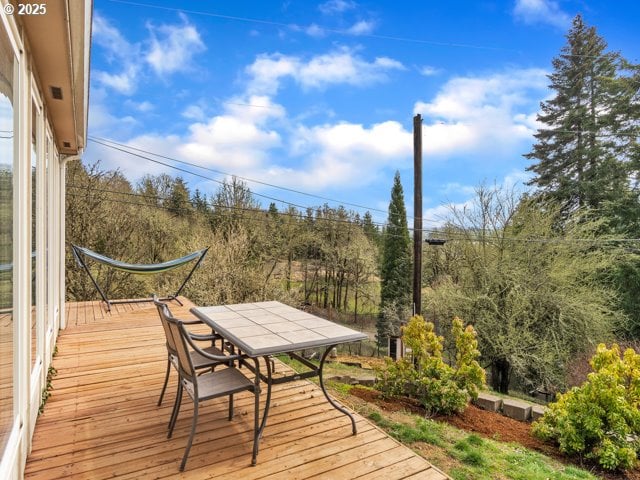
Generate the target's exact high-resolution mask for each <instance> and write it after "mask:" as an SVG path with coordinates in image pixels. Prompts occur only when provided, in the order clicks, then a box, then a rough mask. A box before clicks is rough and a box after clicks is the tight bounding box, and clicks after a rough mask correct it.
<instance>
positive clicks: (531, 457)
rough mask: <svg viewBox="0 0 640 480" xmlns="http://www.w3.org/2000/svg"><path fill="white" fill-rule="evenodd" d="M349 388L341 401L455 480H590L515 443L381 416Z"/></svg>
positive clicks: (407, 417)
mask: <svg viewBox="0 0 640 480" xmlns="http://www.w3.org/2000/svg"><path fill="white" fill-rule="evenodd" d="M349 390H350V387H349V386H342V387H341V388H339V389H338V390H334V393H335V395H336V396H337V397H340V398H341V399H342V400H343V401H345V402H346V403H351V406H352V408H355V409H356V410H359V411H360V413H361V414H362V415H364V416H366V417H367V418H369V419H370V420H371V421H372V422H374V423H375V424H376V425H378V427H380V428H382V429H383V430H384V431H386V432H387V433H388V434H389V435H391V436H392V437H393V438H395V439H396V440H398V441H399V442H401V443H403V444H405V445H407V446H409V447H411V448H412V449H414V450H415V451H416V452H418V453H419V454H421V455H422V456H424V457H425V458H426V459H427V460H429V462H431V463H432V464H433V465H435V466H436V467H438V468H440V469H441V470H442V471H444V472H445V473H447V474H448V475H449V476H451V478H453V479H454V480H472V479H473V480H497V479H499V480H547V479H554V480H592V479H596V478H597V477H595V476H593V475H592V474H591V473H589V472H587V471H586V470H582V469H580V468H577V467H574V466H568V465H564V464H562V463H560V462H558V461H557V460H555V459H553V458H551V457H547V456H545V455H543V454H541V453H538V452H534V451H532V450H529V449H527V448H524V447H522V446H521V445H519V444H515V443H504V442H499V441H497V440H494V439H489V438H483V437H481V436H480V435H477V434H475V433H468V432H466V431H464V430H460V429H458V428H455V427H453V426H451V425H449V424H447V423H443V422H437V421H435V420H431V419H425V418H422V417H420V416H418V415H414V414H410V413H405V412H402V413H398V412H396V413H387V412H382V411H380V410H379V409H378V407H376V406H375V405H372V404H369V403H366V402H364V401H361V400H360V399H356V398H355V397H350V396H347V395H346V392H347V391H349Z"/></svg>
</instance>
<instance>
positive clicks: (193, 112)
mask: <svg viewBox="0 0 640 480" xmlns="http://www.w3.org/2000/svg"><path fill="white" fill-rule="evenodd" d="M182 116H183V117H184V118H188V119H189V120H197V121H199V122H200V121H203V120H205V119H206V118H207V117H206V115H205V113H204V110H203V109H202V108H201V107H200V106H198V105H189V106H188V107H187V108H185V109H184V110H183V111H182Z"/></svg>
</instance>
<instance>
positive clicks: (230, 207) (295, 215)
mask: <svg viewBox="0 0 640 480" xmlns="http://www.w3.org/2000/svg"><path fill="white" fill-rule="evenodd" d="M67 186H68V187H70V188H75V189H78V190H84V189H86V188H87V186H85V185H74V184H69V185H67ZM91 192H101V193H109V194H114V195H127V196H132V197H138V198H147V199H153V200H160V201H167V200H171V199H170V198H169V197H162V196H160V195H147V194H143V193H135V192H121V191H118V190H108V189H102V188H94V187H92V188H91ZM114 201H115V200H114ZM183 202H184V203H187V204H189V205H191V206H192V207H196V205H197V202H195V201H194V200H191V199H190V200H184V201H183ZM136 205H143V206H144V205H149V206H158V205H157V204H156V205H154V204H149V203H136ZM207 205H208V206H211V207H214V208H216V207H217V208H224V209H227V210H237V211H241V212H260V213H269V212H268V210H264V209H261V208H249V207H239V206H235V205H223V204H220V203H214V202H209V203H208V204H207ZM159 207H160V208H164V209H166V210H171V208H170V207H165V206H159ZM314 211H317V210H316V209H314ZM278 215H283V216H288V217H293V218H299V219H301V220H304V219H307V218H309V217H308V216H306V215H305V214H304V213H291V212H280V211H279V212H278ZM313 218H314V219H317V220H325V221H330V222H336V223H349V224H356V222H355V219H354V220H342V219H339V218H322V217H321V218H318V217H313ZM371 224H372V225H374V226H376V227H384V226H385V225H386V224H384V223H380V222H374V221H372V222H371ZM410 230H411V229H410Z"/></svg>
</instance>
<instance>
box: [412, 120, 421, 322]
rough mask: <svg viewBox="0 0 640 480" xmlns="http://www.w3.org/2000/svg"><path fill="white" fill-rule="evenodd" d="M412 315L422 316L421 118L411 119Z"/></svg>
mask: <svg viewBox="0 0 640 480" xmlns="http://www.w3.org/2000/svg"><path fill="white" fill-rule="evenodd" d="M413 314H414V315H421V314H422V117H421V116H420V114H417V115H416V116H415V117H413Z"/></svg>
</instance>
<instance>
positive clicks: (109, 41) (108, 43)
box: [92, 13, 140, 95]
mask: <svg viewBox="0 0 640 480" xmlns="http://www.w3.org/2000/svg"><path fill="white" fill-rule="evenodd" d="M92 39H93V41H94V42H95V43H96V44H97V45H100V47H102V48H103V49H104V51H105V53H106V59H107V62H108V63H110V64H112V65H114V67H115V70H116V71H112V72H105V71H101V70H96V71H95V72H93V73H92V77H93V78H94V79H95V80H96V81H97V82H98V84H99V85H102V86H104V87H108V88H110V89H113V90H115V91H117V92H118V93H120V94H122V95H131V94H133V93H134V92H135V90H136V86H137V83H138V77H139V74H140V65H139V62H137V61H136V56H137V55H139V52H140V49H139V46H138V45H136V44H132V43H130V42H128V41H127V40H126V39H125V38H124V37H123V36H122V34H121V33H120V31H119V30H118V29H117V28H116V27H114V26H113V25H112V24H111V23H110V22H109V21H108V20H107V19H106V18H104V17H102V16H101V15H100V14H98V13H96V14H95V15H94V17H93V29H92Z"/></svg>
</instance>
